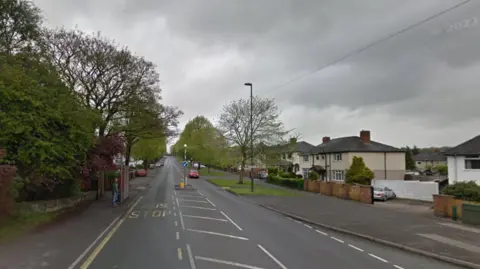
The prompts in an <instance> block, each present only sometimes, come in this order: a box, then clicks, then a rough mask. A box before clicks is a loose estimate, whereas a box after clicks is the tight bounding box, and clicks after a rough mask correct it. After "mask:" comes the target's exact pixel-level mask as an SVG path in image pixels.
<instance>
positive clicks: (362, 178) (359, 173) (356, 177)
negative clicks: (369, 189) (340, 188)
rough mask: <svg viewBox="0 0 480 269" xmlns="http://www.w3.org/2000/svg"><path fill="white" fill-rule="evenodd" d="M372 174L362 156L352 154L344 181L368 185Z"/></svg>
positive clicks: (372, 176)
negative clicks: (350, 163)
mask: <svg viewBox="0 0 480 269" xmlns="http://www.w3.org/2000/svg"><path fill="white" fill-rule="evenodd" d="M373 178H374V174H373V172H372V170H370V169H369V168H368V167H367V166H366V165H365V162H364V161H363V158H362V157H357V156H353V160H352V165H351V166H350V168H349V169H348V170H347V173H346V174H345V182H346V183H349V184H362V185H370V184H371V182H372V179H373Z"/></svg>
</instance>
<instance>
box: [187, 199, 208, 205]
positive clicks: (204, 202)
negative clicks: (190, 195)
mask: <svg viewBox="0 0 480 269" xmlns="http://www.w3.org/2000/svg"><path fill="white" fill-rule="evenodd" d="M180 201H182V202H191V203H202V204H208V202H207V201H200V200H185V199H181V200H180Z"/></svg>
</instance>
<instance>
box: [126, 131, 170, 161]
mask: <svg viewBox="0 0 480 269" xmlns="http://www.w3.org/2000/svg"><path fill="white" fill-rule="evenodd" d="M166 147H167V139H166V137H159V138H140V139H139V141H138V143H136V144H135V145H134V146H133V148H132V156H133V157H134V158H135V159H140V160H143V164H144V166H145V168H146V167H148V164H149V163H151V162H152V161H154V160H156V159H158V158H159V157H160V156H162V155H163V154H165V152H166Z"/></svg>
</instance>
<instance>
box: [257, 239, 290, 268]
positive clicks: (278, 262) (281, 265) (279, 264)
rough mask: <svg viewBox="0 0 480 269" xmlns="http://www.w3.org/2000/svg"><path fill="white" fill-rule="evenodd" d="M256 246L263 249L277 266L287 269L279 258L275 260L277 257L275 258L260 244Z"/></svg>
mask: <svg viewBox="0 0 480 269" xmlns="http://www.w3.org/2000/svg"><path fill="white" fill-rule="evenodd" d="M258 247H259V248H260V249H261V250H262V251H263V252H265V254H267V255H268V257H270V258H271V259H272V260H273V261H274V262H275V263H277V264H278V266H280V268H282V269H287V267H286V266H285V265H283V264H282V263H281V262H280V261H279V260H277V258H275V257H274V256H273V255H272V254H271V253H270V252H268V251H267V250H266V249H265V248H264V247H262V246H261V245H258Z"/></svg>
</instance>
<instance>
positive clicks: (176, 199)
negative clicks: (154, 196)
mask: <svg viewBox="0 0 480 269" xmlns="http://www.w3.org/2000/svg"><path fill="white" fill-rule="evenodd" d="M175 201H176V202H177V206H178V208H180V203H179V202H178V198H175ZM173 209H175V207H174V208H173Z"/></svg>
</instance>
